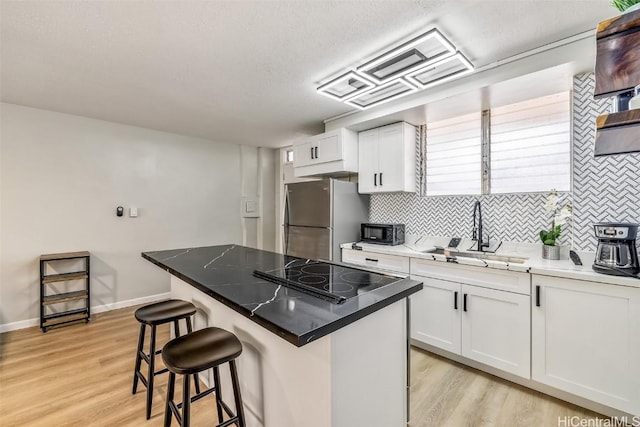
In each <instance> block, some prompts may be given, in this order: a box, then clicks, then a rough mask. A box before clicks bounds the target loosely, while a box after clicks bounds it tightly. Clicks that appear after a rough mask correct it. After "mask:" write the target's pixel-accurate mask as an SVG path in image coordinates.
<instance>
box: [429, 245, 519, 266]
mask: <svg viewBox="0 0 640 427" xmlns="http://www.w3.org/2000/svg"><path fill="white" fill-rule="evenodd" d="M422 253H424V254H437V255H445V256H447V257H451V258H476V259H486V260H490V261H502V262H508V263H514V264H524V262H525V261H527V260H528V259H529V258H521V257H516V256H505V255H496V254H487V253H483V252H458V251H456V250H450V249H445V248H435V249H431V250H428V251H422Z"/></svg>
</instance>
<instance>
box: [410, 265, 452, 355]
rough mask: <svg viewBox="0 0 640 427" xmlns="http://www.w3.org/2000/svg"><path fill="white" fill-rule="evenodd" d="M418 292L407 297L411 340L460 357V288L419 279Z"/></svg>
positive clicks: (444, 281) (438, 281) (414, 277)
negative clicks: (409, 309)
mask: <svg viewBox="0 0 640 427" xmlns="http://www.w3.org/2000/svg"><path fill="white" fill-rule="evenodd" d="M411 277H412V278H413V279H415V280H420V281H422V284H423V288H422V290H421V291H419V292H417V293H415V294H413V295H411V297H410V299H411V338H412V339H414V340H416V341H420V342H423V343H425V344H430V345H432V346H434V347H438V348H441V349H444V350H447V351H450V352H452V353H456V354H460V312H461V311H462V305H461V293H460V284H459V283H455V282H448V281H446V280H439V279H432V278H429V277H422V276H411Z"/></svg>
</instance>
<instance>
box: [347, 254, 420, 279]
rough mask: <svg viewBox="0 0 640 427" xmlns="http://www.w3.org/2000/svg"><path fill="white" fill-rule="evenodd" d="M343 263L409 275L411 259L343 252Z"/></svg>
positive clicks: (398, 256)
mask: <svg viewBox="0 0 640 427" xmlns="http://www.w3.org/2000/svg"><path fill="white" fill-rule="evenodd" d="M342 262H344V263H348V264H357V265H362V266H366V267H370V268H375V269H379V270H389V271H394V272H397V273H405V274H409V257H404V256H400V255H387V254H378V253H375V252H367V251H356V250H353V249H343V250H342Z"/></svg>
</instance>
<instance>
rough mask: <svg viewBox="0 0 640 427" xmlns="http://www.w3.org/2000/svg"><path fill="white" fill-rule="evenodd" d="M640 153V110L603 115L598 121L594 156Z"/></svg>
mask: <svg viewBox="0 0 640 427" xmlns="http://www.w3.org/2000/svg"><path fill="white" fill-rule="evenodd" d="M638 151H640V109H636V110H628V111H621V112H619V113H611V114H603V115H601V116H599V117H598V118H597V119H596V143H595V147H594V153H593V154H594V156H604V155H609V154H623V153H633V152H638Z"/></svg>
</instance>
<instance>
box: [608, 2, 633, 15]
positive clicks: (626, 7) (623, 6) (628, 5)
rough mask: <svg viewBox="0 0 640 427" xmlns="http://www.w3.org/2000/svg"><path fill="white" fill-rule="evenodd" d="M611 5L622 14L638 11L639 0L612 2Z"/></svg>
mask: <svg viewBox="0 0 640 427" xmlns="http://www.w3.org/2000/svg"><path fill="white" fill-rule="evenodd" d="M611 4H613V5H614V6H615V7H616V8H617V9H618V10H619V11H620V12H624V13H628V12H632V11H634V10H638V9H640V0H612V1H611Z"/></svg>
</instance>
